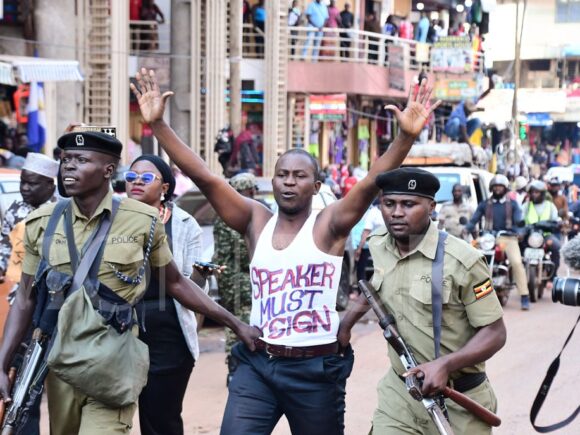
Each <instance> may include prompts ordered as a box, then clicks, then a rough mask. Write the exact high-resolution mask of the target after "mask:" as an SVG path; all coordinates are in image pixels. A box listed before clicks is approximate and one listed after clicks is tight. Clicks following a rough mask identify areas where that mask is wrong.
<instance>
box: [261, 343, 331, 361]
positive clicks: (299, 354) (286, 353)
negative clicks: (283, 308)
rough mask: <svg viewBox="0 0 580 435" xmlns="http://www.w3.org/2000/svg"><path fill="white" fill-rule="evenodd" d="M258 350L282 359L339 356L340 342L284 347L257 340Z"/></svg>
mask: <svg viewBox="0 0 580 435" xmlns="http://www.w3.org/2000/svg"><path fill="white" fill-rule="evenodd" d="M254 343H255V345H256V349H258V350H262V351H264V352H266V353H267V354H268V355H270V356H271V357H272V356H275V357H281V358H312V357H315V356H325V355H333V354H337V353H338V350H339V346H338V341H335V342H333V343H328V344H321V345H318V346H304V347H296V346H283V345H279V344H270V343H266V342H265V341H263V340H260V339H258V340H256V341H255V342H254Z"/></svg>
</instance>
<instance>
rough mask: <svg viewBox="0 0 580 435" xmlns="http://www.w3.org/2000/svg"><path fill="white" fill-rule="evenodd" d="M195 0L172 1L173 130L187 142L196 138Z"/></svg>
mask: <svg viewBox="0 0 580 435" xmlns="http://www.w3.org/2000/svg"><path fill="white" fill-rule="evenodd" d="M191 20H192V14H191V1H189V0H171V54H172V55H173V56H172V57H171V61H170V76H171V82H170V83H171V90H172V91H174V92H175V95H174V96H173V97H172V98H171V99H170V100H169V101H170V104H169V114H170V116H171V127H172V128H173V129H174V130H175V132H176V133H177V135H178V136H179V137H180V138H181V139H182V140H183V141H184V142H185V143H186V144H190V143H191V138H192V137H193V134H192V132H191V131H190V127H191V119H190V115H191V102H192V101H191V86H190V85H191V82H190V76H191V60H190V59H189V56H191V54H192V52H191V50H192V48H191V45H192V44H191V43H192V38H191V36H192V35H191V32H192V22H191Z"/></svg>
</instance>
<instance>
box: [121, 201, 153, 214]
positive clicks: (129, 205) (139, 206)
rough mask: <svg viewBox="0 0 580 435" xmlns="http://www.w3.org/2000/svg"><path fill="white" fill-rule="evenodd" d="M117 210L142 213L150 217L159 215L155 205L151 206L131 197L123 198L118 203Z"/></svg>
mask: <svg viewBox="0 0 580 435" xmlns="http://www.w3.org/2000/svg"><path fill="white" fill-rule="evenodd" d="M119 210H125V211H132V212H137V213H142V214H145V215H147V216H151V217H159V210H156V209H155V207H151V206H150V205H147V204H145V203H143V202H141V201H137V200H136V199H131V198H123V199H122V200H121V204H119Z"/></svg>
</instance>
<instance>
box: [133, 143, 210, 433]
mask: <svg viewBox="0 0 580 435" xmlns="http://www.w3.org/2000/svg"><path fill="white" fill-rule="evenodd" d="M125 181H126V183H127V184H126V190H127V195H128V196H129V198H133V199H136V200H138V201H141V202H143V203H145V204H148V205H150V206H152V207H155V208H157V209H158V210H159V219H160V221H161V222H162V223H163V224H164V225H165V231H166V233H167V236H168V239H169V246H170V247H171V249H172V251H173V258H174V260H175V263H176V264H177V267H178V268H179V269H180V271H181V273H182V274H183V275H185V276H192V274H195V276H193V277H192V278H193V279H194V281H196V284H198V285H199V286H200V287H201V288H204V286H205V278H203V277H202V276H201V275H200V274H199V272H197V271H194V269H193V266H192V265H193V263H194V262H195V261H196V260H199V259H200V256H201V234H202V230H201V227H200V226H199V225H198V223H197V222H196V220H195V219H194V218H193V217H192V216H190V215H189V214H188V213H187V212H185V211H184V210H182V209H181V208H179V207H177V206H176V205H174V204H173V203H172V202H171V198H172V196H173V191H174V189H175V178H174V177H173V174H172V173H171V169H170V167H169V165H168V164H167V163H165V162H164V161H163V160H162V159H161V158H159V157H157V156H154V155H147V154H146V155H142V156H141V157H139V158H137V159H136V160H135V161H134V162H133V163H132V164H131V167H130V170H129V171H127V172H126V173H125ZM143 301H144V305H145V313H144V314H145V316H144V319H145V330H141V331H140V333H139V338H140V339H141V340H142V341H143V342H145V343H146V344H147V345H148V346H149V357H150V366H149V378H148V381H147V385H146V386H145V388H144V389H143V391H142V393H141V396H140V397H139V421H140V425H141V433H142V434H143V435H161V434H163V435H178V434H179V435H182V434H183V420H182V419H181V409H182V402H183V397H184V395H185V390H186V388H187V384H188V381H189V376H190V375H191V370H192V369H193V366H194V364H195V360H196V359H197V358H198V356H199V349H198V342H197V332H196V329H197V322H196V320H195V315H194V313H193V312H192V311H189V310H187V309H185V308H183V307H182V306H181V305H180V304H179V303H178V302H177V301H176V300H174V299H172V298H171V297H170V296H169V295H167V293H166V292H165V291H164V288H163V287H162V286H159V282H158V281H157V280H155V279H151V283H150V284H149V288H148V289H147V292H146V293H145V296H144V299H143Z"/></svg>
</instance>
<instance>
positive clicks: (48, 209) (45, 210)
mask: <svg viewBox="0 0 580 435" xmlns="http://www.w3.org/2000/svg"><path fill="white" fill-rule="evenodd" d="M55 206H56V202H51V203H48V204H44V205H41V206H40V207H38V208H37V209H36V210H34V211H32V212H30V213H29V214H28V216H26V219H25V220H24V222H25V223H28V222H30V221H33V220H36V219H39V218H42V217H46V216H50V215H52V212H53V211H54V207H55Z"/></svg>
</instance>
